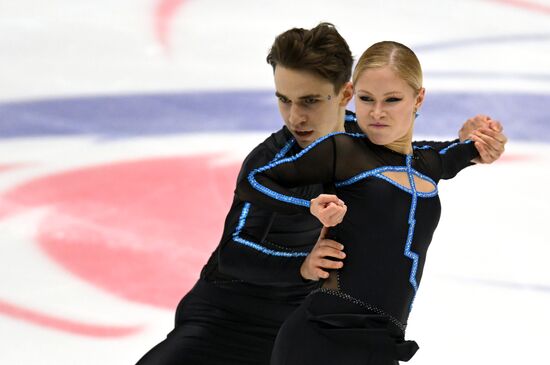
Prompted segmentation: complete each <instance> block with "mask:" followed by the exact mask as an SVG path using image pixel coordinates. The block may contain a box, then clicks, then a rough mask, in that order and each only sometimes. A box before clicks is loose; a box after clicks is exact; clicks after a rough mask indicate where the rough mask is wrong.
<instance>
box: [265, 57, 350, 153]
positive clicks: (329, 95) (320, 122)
mask: <svg viewBox="0 0 550 365" xmlns="http://www.w3.org/2000/svg"><path fill="white" fill-rule="evenodd" d="M343 89H344V88H342V90H343ZM275 90H276V92H275V95H276V96H277V98H278V99H279V111H280V113H281V116H282V117H283V120H284V122H285V125H286V127H287V128H288V129H289V130H290V132H291V133H292V135H293V136H294V138H296V142H298V144H299V145H300V147H302V148H304V147H307V146H308V145H309V144H311V143H312V142H313V141H315V140H316V139H317V138H320V137H323V136H325V135H327V134H329V133H332V132H336V131H343V129H344V125H343V120H341V119H342V118H340V116H339V114H340V110H341V108H342V107H345V105H346V103H347V101H346V102H342V91H340V93H339V94H335V93H334V87H333V85H332V83H330V82H329V81H327V80H325V79H323V78H321V77H320V76H317V75H314V74H312V73H309V72H306V71H297V70H293V69H289V68H284V67H282V66H277V67H275ZM342 103H343V106H342V105H341V104H342Z"/></svg>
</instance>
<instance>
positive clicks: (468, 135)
mask: <svg viewBox="0 0 550 365" xmlns="http://www.w3.org/2000/svg"><path fill="white" fill-rule="evenodd" d="M502 131H503V128H502V124H500V122H498V121H496V120H493V119H491V118H490V117H489V116H487V115H482V114H480V115H476V116H475V117H473V118H470V119H468V120H467V121H466V122H465V123H464V125H463V126H462V128H461V129H460V131H459V132H458V135H459V138H460V141H464V140H466V139H471V140H472V141H474V143H475V146H476V148H477V151H478V152H479V158H476V159H474V160H473V162H475V163H486V164H488V163H493V162H495V161H496V160H498V159H499V158H500V156H501V155H502V154H503V153H504V145H505V144H506V142H507V141H508V138H506V136H505V135H504V134H503V133H502Z"/></svg>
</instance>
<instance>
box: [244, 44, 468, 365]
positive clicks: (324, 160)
mask: <svg viewBox="0 0 550 365" xmlns="http://www.w3.org/2000/svg"><path fill="white" fill-rule="evenodd" d="M293 72H294V71H293V70H291V69H287V68H284V67H281V66H278V67H277V68H276V69H275V85H276V88H277V93H278V94H280V95H286V94H287V93H290V92H291V89H292V88H293V82H294V81H293V80H294V78H293ZM353 87H354V93H355V103H356V115H357V122H358V126H359V128H360V130H361V131H362V132H363V133H346V132H339V133H332V134H330V135H328V136H325V137H323V138H320V139H319V140H317V141H315V142H313V143H312V144H311V145H309V146H308V147H307V148H305V149H304V150H303V151H302V152H300V153H298V154H296V155H294V156H292V157H288V158H284V159H281V160H278V161H276V162H273V163H270V164H267V165H265V166H263V167H260V168H258V169H256V170H254V171H252V172H251V173H250V174H249V176H248V180H247V181H243V182H241V183H240V184H239V185H238V191H237V193H238V194H239V196H241V197H242V198H243V199H246V200H254V201H256V202H259V201H262V203H263V204H266V207H269V208H270V209H273V210H277V211H280V212H286V213H295V212H299V211H307V210H308V209H311V213H312V214H313V215H314V216H316V217H317V218H318V219H319V220H320V221H321V223H323V225H324V226H325V227H327V226H335V225H336V226H335V227H333V228H330V229H329V231H328V235H329V236H330V237H331V238H334V239H335V240H336V241H338V242H340V243H342V244H343V245H344V246H345V250H346V259H345V261H344V266H343V267H342V268H341V269H338V270H335V271H332V272H331V275H330V277H329V278H328V279H327V280H325V281H324V282H323V284H322V287H321V288H320V289H318V290H316V291H314V292H313V293H312V294H310V295H309V296H308V298H307V299H306V301H305V302H304V303H303V304H302V305H301V306H300V307H299V308H298V309H297V310H296V311H295V312H294V313H293V314H292V315H291V316H290V317H289V318H288V319H287V320H286V321H285V323H284V324H283V326H282V327H281V330H280V332H279V334H278V336H277V339H276V342H275V347H274V350H273V355H272V365H298V364H300V365H307V364H315V365H322V364H327V365H328V364H331V365H332V364H338V363H339V364H346V365H352V364H376V365H385V364H397V360H402V361H407V360H409V359H410V358H411V357H412V356H413V355H414V353H415V352H416V350H417V349H418V346H417V344H416V343H415V342H414V341H405V339H404V335H405V328H406V325H407V319H408V316H409V312H410V310H411V308H412V305H413V302H414V297H415V295H416V291H417V289H418V285H419V283H420V279H421V276H422V270H423V267H424V261H425V258H426V251H427V249H428V245H429V244H430V241H431V239H432V235H433V232H434V230H435V228H436V226H437V224H438V221H439V216H440V202H439V198H438V191H437V182H438V181H439V180H440V179H449V178H452V177H454V176H455V175H456V174H457V173H458V172H459V171H460V170H461V169H463V168H464V167H466V166H468V165H470V162H471V161H472V160H473V159H475V158H476V157H477V156H478V152H477V151H476V148H475V146H474V143H470V142H471V141H466V142H464V143H462V142H459V143H456V144H453V145H450V146H449V147H447V148H445V149H442V150H440V151H437V150H435V149H433V148H432V147H428V146H426V147H422V146H420V147H418V146H415V147H414V148H413V145H412V135H413V126H414V122H415V118H416V114H417V111H418V109H419V108H420V106H421V105H422V102H423V100H424V94H425V90H424V88H423V87H422V71H421V66H420V63H419V61H418V59H417V57H416V55H415V54H414V53H413V52H412V51H411V50H410V49H409V48H407V47H406V46H404V45H402V44H399V43H396V42H380V43H376V44H374V45H373V46H371V47H370V48H369V49H367V50H366V51H365V52H364V53H363V55H362V56H361V58H360V59H359V61H358V64H357V66H356V68H355V70H354V74H353ZM322 97H323V98H326V99H331V97H332V95H330V94H328V95H323V96H322ZM279 106H280V108H281V109H282V111H283V110H284V109H285V108H288V106H287V104H286V100H285V99H281V100H280V105H279ZM293 118H294V120H297V119H299V116H298V115H295V116H294V117H293ZM472 139H477V137H475V136H472ZM312 183H322V184H324V185H325V187H327V186H329V185H333V186H334V189H335V192H336V194H337V196H338V197H336V196H328V195H320V196H319V197H318V198H315V199H313V200H311V204H310V201H309V199H307V198H306V199H304V197H300V196H296V195H292V194H291V193H290V192H289V191H290V190H289V188H293V187H296V186H303V185H308V184H312ZM294 191H295V190H294ZM308 198H309V197H308ZM344 202H345V204H344ZM340 222H341V224H338V223H340Z"/></svg>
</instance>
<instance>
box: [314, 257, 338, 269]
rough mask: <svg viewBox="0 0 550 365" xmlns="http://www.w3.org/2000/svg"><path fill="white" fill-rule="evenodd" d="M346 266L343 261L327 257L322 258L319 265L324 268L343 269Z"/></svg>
mask: <svg viewBox="0 0 550 365" xmlns="http://www.w3.org/2000/svg"><path fill="white" fill-rule="evenodd" d="M343 266H344V263H343V262H342V261H333V260H327V259H321V260H320V261H319V267H320V268H322V269H341V268H342V267H343Z"/></svg>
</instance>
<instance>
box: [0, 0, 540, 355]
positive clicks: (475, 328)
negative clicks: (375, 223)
mask: <svg viewBox="0 0 550 365" xmlns="http://www.w3.org/2000/svg"><path fill="white" fill-rule="evenodd" d="M320 21H329V22H332V23H334V24H335V25H336V26H337V28H338V29H339V31H340V32H341V33H342V35H343V36H344V37H345V38H346V39H347V40H348V42H349V44H350V47H351V49H352V51H353V53H354V55H355V56H356V57H358V56H359V55H360V54H361V53H362V51H363V50H364V49H366V48H367V47H368V46H369V45H370V44H372V43H374V42H377V41H380V40H396V41H399V42H401V43H404V44H407V45H409V46H410V47H411V48H412V49H413V50H415V52H416V53H417V55H418V56H419V58H420V61H421V63H422V65H423V69H424V73H425V82H424V86H425V87H426V89H427V97H426V103H425V105H424V107H423V109H422V111H421V116H420V118H419V119H418V121H417V128H416V139H432V138H435V139H451V138H454V137H455V136H456V133H457V131H458V129H459V127H460V126H461V124H462V123H463V121H465V120H466V119H467V118H468V117H470V116H473V115H475V114H478V113H484V114H488V115H490V116H492V117H494V118H495V119H498V120H500V121H501V122H502V123H503V124H504V126H505V131H506V134H507V135H508V137H509V143H508V146H507V150H506V153H505V154H504V155H503V157H502V159H501V160H500V161H498V162H497V163H495V164H493V165H483V166H475V167H471V168H468V169H467V170H465V171H463V172H461V173H460V174H459V175H458V176H457V177H456V178H455V179H453V180H452V181H443V182H442V183H441V184H440V188H439V190H440V196H441V201H442V205H443V209H442V217H441V220H440V223H439V227H438V229H437V231H436V233H435V236H434V239H433V241H432V244H431V248H430V251H429V258H428V259H427V263H426V268H425V270H424V276H423V280H422V285H421V288H420V290H419V295H418V297H417V299H416V301H415V306H414V309H413V311H412V313H411V316H410V318H409V327H408V332H407V337H408V338H410V339H414V340H416V341H417V342H418V343H419V345H420V348H421V349H420V350H419V352H418V353H417V354H416V356H415V357H414V358H413V359H412V360H411V361H410V362H409V363H410V364H422V365H432V364H447V365H455V364H456V365H459V364H460V365H462V364H495V365H504V364H506V365H508V364H510V365H511V364H514V365H517V364H544V363H545V362H547V361H548V356H547V349H546V347H547V344H548V340H549V339H550V338H549V336H548V330H547V329H548V327H549V326H550V313H549V308H550V264H549V263H548V262H549V258H550V238H549V234H548V232H547V229H548V227H547V225H548V224H549V223H550V222H549V218H550V214H549V213H548V206H549V203H550V194H549V192H548V187H549V186H550V173H549V171H550V1H521V0H486V1H483V0H479V1H468V0H465V1H459V0H456V1H450V0H438V1H435V0H432V1H397V0H396V1H343V0H342V1H325V0H317V1H286V0H285V1H262V0H246V1H245V0H237V1H222V0H150V1H145V0H134V1H128V0H119V1H105V0H98V1H93V2H83V1H67V0H50V1H43V2H40V1H36V0H32V1H31V0H19V1H8V0H2V1H1V2H0V49H1V50H2V52H1V55H0V69H1V70H2V71H1V72H0V85H1V87H0V338H1V341H2V346H1V351H0V364H44V365H45V364H55V365H65V364H67V365H69V364H70V365H72V364H75V365H76V364H77V365H85V364H133V363H135V362H136V361H137V360H138V359H139V358H140V357H141V356H142V355H143V354H144V353H145V352H146V351H147V350H148V349H149V348H150V347H152V346H153V345H155V344H156V343H157V342H159V341H160V340H162V339H163V338H164V336H165V335H166V334H167V333H168V332H169V331H170V330H171V328H172V325H173V315H174V309H175V307H176V305H177V303H178V301H179V299H180V298H181V297H182V296H183V295H184V294H185V293H186V292H187V290H189V289H190V287H191V286H192V285H193V283H194V282H195V280H196V279H197V277H198V274H199V271H200V269H201V267H202V265H203V264H204V263H205V262H206V259H207V258H208V256H209V254H210V252H211V251H212V250H213V249H214V248H215V246H216V245H217V243H218V239H219V237H220V235H221V232H222V226H223V219H224V216H225V212H226V211H227V208H228V207H229V204H230V202H231V197H232V196H231V194H232V191H233V187H234V180H235V176H236V173H237V171H238V169H239V166H240V162H241V161H242V159H243V158H244V156H246V154H247V152H248V151H249V150H251V149H252V148H253V147H254V146H255V145H256V144H257V143H259V142H261V141H262V140H263V139H265V137H266V136H267V135H268V134H269V132H270V131H274V130H276V129H278V128H279V127H280V125H281V124H282V122H281V120H280V118H279V116H278V113H277V108H276V99H275V96H274V94H273V80H272V71H271V68H270V67H269V66H268V65H267V64H266V63H265V56H266V54H267V51H268V49H269V47H270V45H271V43H272V41H273V39H274V37H275V36H276V35H278V34H279V33H281V32H282V31H284V30H286V29H288V28H291V27H304V28H311V27H313V26H315V25H316V24H317V23H318V22H320Z"/></svg>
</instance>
